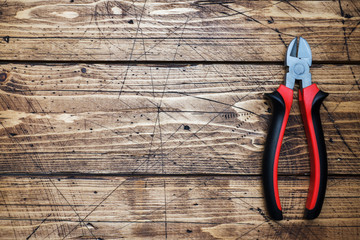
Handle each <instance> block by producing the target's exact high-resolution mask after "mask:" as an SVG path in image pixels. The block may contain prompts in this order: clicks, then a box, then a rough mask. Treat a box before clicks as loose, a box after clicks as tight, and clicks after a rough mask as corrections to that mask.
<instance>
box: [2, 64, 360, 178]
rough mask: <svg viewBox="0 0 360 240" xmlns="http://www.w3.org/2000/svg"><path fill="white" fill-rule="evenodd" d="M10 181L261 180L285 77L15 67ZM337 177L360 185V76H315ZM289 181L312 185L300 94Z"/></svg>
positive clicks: (215, 68)
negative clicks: (22, 177) (359, 179)
mask: <svg viewBox="0 0 360 240" xmlns="http://www.w3.org/2000/svg"><path fill="white" fill-rule="evenodd" d="M1 68H2V70H3V72H2V73H1V74H2V75H3V76H4V80H3V81H2V83H1V85H0V89H1V92H0V97H1V98H0V107H1V111H0V118H1V119H2V122H1V124H2V126H1V129H0V134H1V138H0V142H1V144H0V146H1V153H0V155H1V158H0V159H1V160H0V163H1V172H2V173H9V172H18V173H21V172H22V173H56V172H58V173H59V172H76V173H124V174H127V173H133V174H135V173H139V174H142V173H151V174H152V173H159V174H188V173H189V174H190V173H191V174H194V173H202V174H203V173H220V174H243V175H254V174H255V175H257V174H260V173H261V163H262V154H263V147H264V142H265V137H266V134H267V129H268V126H269V122H270V118H271V111H270V109H271V108H270V106H269V104H270V103H269V102H268V101H267V100H265V99H264V93H269V92H272V91H274V90H275V89H276V88H277V87H278V86H279V84H281V83H282V81H283V77H284V68H283V66H281V65H223V64H215V65H214V64H211V65H116V64H115V65H104V64H95V65H84V64H68V65H67V64H38V65H23V64H5V65H2V66H1ZM312 74H313V79H314V82H315V83H317V84H318V86H319V88H320V89H321V90H323V91H325V92H328V93H330V95H329V97H328V98H327V99H326V100H325V102H324V104H323V106H322V108H321V117H322V123H323V129H324V133H325V140H326V145H327V151H328V162H329V173H330V174H359V170H360V165H359V164H360V162H359V161H358V160H359V154H360V144H359V142H360V140H359V138H360V94H359V93H360V87H359V76H360V67H359V66H357V65H346V66H343V65H341V66H337V65H314V66H313V67H312ZM279 172H280V173H281V174H308V173H309V156H308V150H307V141H306V138H305V133H304V130H303V124H302V120H301V116H300V112H299V106H298V103H297V93H296V92H295V96H294V104H293V107H292V111H291V115H290V119H289V122H288V126H287V129H286V132H285V138H284V141H283V146H282V152H281V158H280V168H279Z"/></svg>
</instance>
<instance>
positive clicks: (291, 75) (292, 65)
mask: <svg viewBox="0 0 360 240" xmlns="http://www.w3.org/2000/svg"><path fill="white" fill-rule="evenodd" d="M311 62H312V55H311V49H310V46H309V44H308V43H307V41H306V40H305V39H304V38H302V37H300V39H299V48H297V38H296V37H295V38H294V39H293V40H292V41H291V43H290V45H289V47H288V49H287V52H286V58H285V65H286V66H288V67H289V72H287V73H286V77H285V85H286V87H288V88H291V89H293V88H294V85H295V80H301V88H303V89H304V88H306V87H308V86H310V85H311V73H310V66H311Z"/></svg>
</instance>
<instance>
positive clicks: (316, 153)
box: [263, 37, 328, 220]
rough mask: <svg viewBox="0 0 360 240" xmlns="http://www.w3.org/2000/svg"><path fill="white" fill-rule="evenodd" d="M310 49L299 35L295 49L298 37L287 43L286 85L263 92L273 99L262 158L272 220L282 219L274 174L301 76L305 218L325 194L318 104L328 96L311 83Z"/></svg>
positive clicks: (311, 215)
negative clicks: (305, 158) (305, 148)
mask: <svg viewBox="0 0 360 240" xmlns="http://www.w3.org/2000/svg"><path fill="white" fill-rule="evenodd" d="M311 63H312V55H311V49H310V46H309V44H308V43H307V41H306V40H305V39H304V38H302V37H300V39H299V48H298V49H297V38H294V39H293V40H292V41H291V43H290V45H289V46H288V49H287V53H286V59H285V65H286V66H287V67H288V72H287V73H286V77H285V85H282V84H281V85H280V87H279V88H278V89H277V90H276V91H274V92H273V93H271V94H266V96H267V97H268V98H270V100H271V101H272V111H273V114H272V121H271V124H270V128H269V132H268V136H267V139H266V144H265V150H264V159H263V186H264V195H265V201H266V205H267V210H268V212H269V215H270V217H271V218H273V219H274V220H281V219H283V216H282V208H281V204H280V198H279V191H278V183H277V175H278V162H279V155H280V149H281V143H282V140H283V137H284V132H285V127H286V123H287V121H288V118H289V113H290V109H291V105H292V101H293V88H294V85H295V80H300V81H301V84H300V89H299V104H300V110H301V115H302V119H303V122H304V128H305V133H306V137H307V141H308V148H309V155H310V167H311V170H310V187H309V192H308V197H307V201H306V209H305V218H306V219H314V218H316V217H318V216H319V214H320V212H321V207H322V205H323V201H324V198H325V191H326V181H327V156H326V147H325V141H324V134H323V130H322V126H321V120H320V105H321V103H322V102H323V100H324V99H325V98H326V97H327V96H328V93H325V92H323V91H321V90H319V89H318V87H317V86H316V84H311V73H310V71H309V70H310V66H311Z"/></svg>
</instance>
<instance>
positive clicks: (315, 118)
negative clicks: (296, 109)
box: [305, 90, 329, 219]
mask: <svg viewBox="0 0 360 240" xmlns="http://www.w3.org/2000/svg"><path fill="white" fill-rule="evenodd" d="M328 95H329V94H328V93H325V92H323V91H321V90H320V91H319V92H318V93H317V94H316V95H315V97H314V100H313V103H312V107H311V117H312V122H313V125H314V131H315V136H316V142H317V147H318V153H319V160H320V185H319V192H318V197H317V200H316V204H315V207H314V208H313V209H311V210H309V209H305V218H306V219H314V218H316V217H318V216H319V214H320V212H321V208H322V205H323V203H324V198H325V192H326V183H327V176H328V166H327V154H326V146H325V140H324V133H323V129H322V125H321V119H320V106H321V103H322V102H323V101H324V99H325V98H326V97H327V96H328Z"/></svg>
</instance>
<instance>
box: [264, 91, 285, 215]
mask: <svg viewBox="0 0 360 240" xmlns="http://www.w3.org/2000/svg"><path fill="white" fill-rule="evenodd" d="M265 96H266V97H267V98H269V99H270V100H271V101H272V120H271V123H270V126H269V132H268V135H267V139H266V144H265V150H264V158H263V169H262V176H263V186H264V196H265V201H266V206H267V211H268V213H269V215H270V217H271V218H272V219H274V220H281V219H283V216H282V211H281V209H279V208H278V206H277V204H276V198H275V189H274V181H273V179H274V163H275V153H276V147H277V144H278V141H279V135H280V131H281V127H282V124H283V120H284V116H285V111H286V106H285V101H284V99H283V98H282V96H281V95H280V93H279V92H278V91H275V92H273V93H270V94H265ZM280 144H281V143H280Z"/></svg>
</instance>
